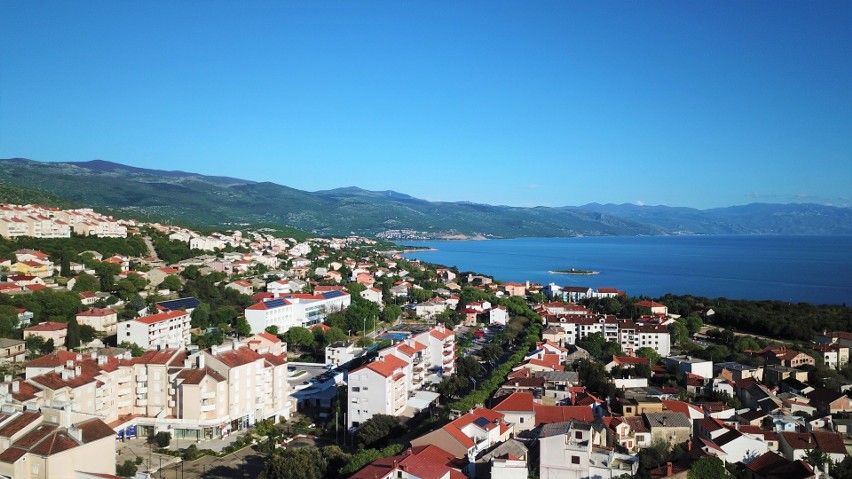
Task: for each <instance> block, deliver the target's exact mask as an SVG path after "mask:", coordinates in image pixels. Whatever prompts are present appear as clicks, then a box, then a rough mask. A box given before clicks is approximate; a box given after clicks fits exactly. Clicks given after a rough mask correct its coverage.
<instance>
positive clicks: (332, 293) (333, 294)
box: [322, 291, 343, 299]
mask: <svg viewBox="0 0 852 479" xmlns="http://www.w3.org/2000/svg"><path fill="white" fill-rule="evenodd" d="M338 296H343V292H342V291H329V292H327V293H323V294H322V297H323V298H325V299H331V298H337V297H338Z"/></svg>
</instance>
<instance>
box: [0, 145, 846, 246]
mask: <svg viewBox="0 0 852 479" xmlns="http://www.w3.org/2000/svg"><path fill="white" fill-rule="evenodd" d="M3 185H8V186H9V187H18V188H26V189H31V190H39V191H42V192H46V193H50V194H53V195H57V196H59V197H61V198H64V199H67V200H70V201H73V202H76V203H79V204H82V205H88V206H92V207H101V208H111V209H117V210H123V211H127V212H132V213H134V214H136V215H137V216H138V215H140V214H142V215H145V214H150V215H155V216H158V217H165V218H173V219H175V220H178V221H185V222H190V223H194V224H204V225H210V226H215V225H221V224H231V223H254V224H278V225H287V226H292V227H295V228H299V229H302V230H305V231H310V232H314V233H317V234H329V235H331V234H338V235H340V234H351V233H354V234H360V235H375V234H377V233H379V232H383V231H387V230H394V229H411V230H416V231H423V232H428V233H430V234H432V235H435V236H440V235H466V236H485V237H503V238H508V237H519V236H536V237H551V236H575V235H663V234H789V235H799V234H819V235H850V234H852V208H838V207H832V206H824V205H817V204H799V203H794V204H765V203H753V204H749V205H743V206H732V207H727V208H715V209H709V210H698V209H693V208H684V207H668V206H639V205H632V204H621V205H614V204H605V205H601V204H597V203H591V204H587V205H583V206H564V207H559V208H551V207H533V208H522V207H511V206H492V205H483V204H475V203H467V202H430V201H426V200H421V199H418V198H414V197H411V196H409V195H406V194H404V193H398V192H396V191H367V190H363V189H360V188H357V187H347V188H337V189H333V190H325V191H315V192H308V191H302V190H298V189H295V188H291V187H288V186H283V185H277V184H274V183H269V182H254V181H249V180H242V179H237V178H229V177H219V176H206V175H202V174H198V173H189V172H182V171H161V170H148V169H144V168H136V167H132V166H126V165H121V164H118V163H111V162H107V161H100V160H97V161H89V162H80V163H50V162H37V161H32V160H26V159H20V158H13V159H0V193H2V192H3V190H4V188H3ZM9 191H11V188H6V192H7V194H6V196H9V194H8V192H9ZM11 197H13V198H14V197H20V194H19V193H18V196H11ZM50 198H53V197H50ZM2 199H3V197H2V196H0V200H2Z"/></svg>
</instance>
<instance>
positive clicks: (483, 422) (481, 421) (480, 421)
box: [473, 417, 491, 427]
mask: <svg viewBox="0 0 852 479" xmlns="http://www.w3.org/2000/svg"><path fill="white" fill-rule="evenodd" d="M473 423H474V424H476V425H477V426H479V427H485V426H487V425H489V424H491V421H489V420H488V419H485V418H484V417H478V418H476V420H475V421H473Z"/></svg>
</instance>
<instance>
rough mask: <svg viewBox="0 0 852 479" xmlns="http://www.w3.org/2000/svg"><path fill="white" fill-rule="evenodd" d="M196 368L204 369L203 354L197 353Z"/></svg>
mask: <svg viewBox="0 0 852 479" xmlns="http://www.w3.org/2000/svg"><path fill="white" fill-rule="evenodd" d="M198 369H204V354H203V353H202V354H199V355H198Z"/></svg>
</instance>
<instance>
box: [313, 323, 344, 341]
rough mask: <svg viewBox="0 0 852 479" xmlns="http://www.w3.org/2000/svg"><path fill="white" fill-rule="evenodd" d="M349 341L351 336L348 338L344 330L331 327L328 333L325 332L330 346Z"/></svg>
mask: <svg viewBox="0 0 852 479" xmlns="http://www.w3.org/2000/svg"><path fill="white" fill-rule="evenodd" d="M318 329H319V328H318ZM348 339H349V336H346V333H344V332H343V330H342V329H340V328H336V327H331V328H330V329H329V330H328V331H326V332H325V340H326V341H327V342H328V344H332V343H336V342H338V341H346V340H348Z"/></svg>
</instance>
